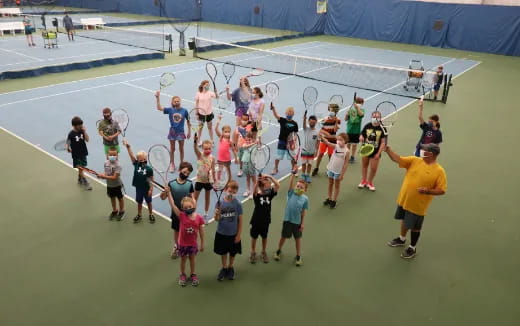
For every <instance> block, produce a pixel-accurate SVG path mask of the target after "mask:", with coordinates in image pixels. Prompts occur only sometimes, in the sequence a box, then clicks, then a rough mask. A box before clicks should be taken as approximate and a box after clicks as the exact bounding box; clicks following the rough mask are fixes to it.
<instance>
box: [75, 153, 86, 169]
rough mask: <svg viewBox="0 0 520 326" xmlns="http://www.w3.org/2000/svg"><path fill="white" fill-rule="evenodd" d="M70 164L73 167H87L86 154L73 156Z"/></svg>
mask: <svg viewBox="0 0 520 326" xmlns="http://www.w3.org/2000/svg"><path fill="white" fill-rule="evenodd" d="M72 166H73V167H75V168H77V167H78V166H81V167H87V157H86V156H81V157H73V158H72Z"/></svg>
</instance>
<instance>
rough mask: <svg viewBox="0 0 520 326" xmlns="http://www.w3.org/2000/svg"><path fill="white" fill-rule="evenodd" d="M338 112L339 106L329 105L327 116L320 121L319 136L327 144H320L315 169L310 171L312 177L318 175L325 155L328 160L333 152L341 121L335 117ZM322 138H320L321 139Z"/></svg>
mask: <svg viewBox="0 0 520 326" xmlns="http://www.w3.org/2000/svg"><path fill="white" fill-rule="evenodd" d="M338 112H339V106H338V105H337V104H335V103H331V104H329V116H328V117H327V118H325V120H324V121H322V127H321V130H320V136H323V137H325V139H326V140H327V141H328V144H330V145H327V143H325V142H320V147H319V152H318V159H317V160H316V167H315V168H314V170H313V171H312V175H313V176H316V175H318V171H319V169H320V164H321V160H322V159H323V156H324V155H325V153H327V155H328V156H329V159H330V157H331V155H332V153H333V152H334V146H335V145H336V132H337V131H338V129H339V125H340V123H341V119H340V118H338V117H337V114H338ZM323 137H322V138H323Z"/></svg>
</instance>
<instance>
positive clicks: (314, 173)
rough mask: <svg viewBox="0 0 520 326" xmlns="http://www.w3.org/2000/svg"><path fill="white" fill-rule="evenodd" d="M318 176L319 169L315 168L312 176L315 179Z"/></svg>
mask: <svg viewBox="0 0 520 326" xmlns="http://www.w3.org/2000/svg"><path fill="white" fill-rule="evenodd" d="M317 175H318V168H314V170H312V176H313V177H315V176H317Z"/></svg>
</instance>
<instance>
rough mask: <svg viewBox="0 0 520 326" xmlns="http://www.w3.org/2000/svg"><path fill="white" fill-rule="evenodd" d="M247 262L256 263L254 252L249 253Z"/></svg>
mask: <svg viewBox="0 0 520 326" xmlns="http://www.w3.org/2000/svg"><path fill="white" fill-rule="evenodd" d="M249 262H250V263H251V264H254V263H256V253H254V252H252V253H251V256H249Z"/></svg>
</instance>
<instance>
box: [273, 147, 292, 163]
mask: <svg viewBox="0 0 520 326" xmlns="http://www.w3.org/2000/svg"><path fill="white" fill-rule="evenodd" d="M285 157H287V159H288V160H292V158H291V155H289V151H288V150H286V149H277V150H276V159H277V160H280V161H281V160H283V159H284V158H285Z"/></svg>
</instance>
